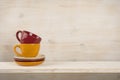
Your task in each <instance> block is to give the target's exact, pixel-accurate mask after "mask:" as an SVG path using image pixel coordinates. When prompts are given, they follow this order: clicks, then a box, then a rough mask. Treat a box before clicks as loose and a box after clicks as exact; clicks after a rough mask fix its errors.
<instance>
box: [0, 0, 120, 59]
mask: <svg viewBox="0 0 120 80" xmlns="http://www.w3.org/2000/svg"><path fill="white" fill-rule="evenodd" d="M17 30H28V31H31V32H33V33H36V34H38V35H39V36H41V37H42V39H43V40H42V42H41V50H40V54H45V55H46V60H55V61H59V60H63V61H64V60H65V61H78V60H80V61H81V60H87V61H88V60H91V61H92V60H105V61H111V60H120V0H0V61H12V60H13V54H14V52H13V46H14V45H15V44H19V42H18V41H17V39H16V37H15V34H16V32H17Z"/></svg>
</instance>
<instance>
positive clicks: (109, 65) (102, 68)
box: [0, 61, 120, 74]
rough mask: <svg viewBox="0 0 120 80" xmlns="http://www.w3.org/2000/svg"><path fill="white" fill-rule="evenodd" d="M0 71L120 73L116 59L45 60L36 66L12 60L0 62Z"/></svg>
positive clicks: (119, 64)
mask: <svg viewBox="0 0 120 80" xmlns="http://www.w3.org/2000/svg"><path fill="white" fill-rule="evenodd" d="M0 65H1V66H0V73H34V74H36V73H39V74H40V73H41V74H44V73H51V74H53V73H58V74H59V73H98V74H99V73H120V62H117V61H111V62H110V61H106V62H105V61H76V62H71V61H59V62H58V61H52V62H50V61H46V62H45V63H43V64H41V65H38V66H27V67H26V66H18V65H17V64H16V63H14V62H0Z"/></svg>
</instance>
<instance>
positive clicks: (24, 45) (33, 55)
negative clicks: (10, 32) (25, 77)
mask: <svg viewBox="0 0 120 80" xmlns="http://www.w3.org/2000/svg"><path fill="white" fill-rule="evenodd" d="M16 38H17V40H18V41H19V42H20V44H17V45H15V46H14V52H15V57H14V60H15V62H16V63H17V64H19V65H23V66H33V65H38V64H41V63H42V62H43V61H44V60H45V56H44V55H42V54H39V50H40V42H41V38H40V37H39V36H38V35H36V34H34V33H32V32H29V31H21V30H19V31H17V32H16ZM17 48H19V49H20V51H18V50H17Z"/></svg>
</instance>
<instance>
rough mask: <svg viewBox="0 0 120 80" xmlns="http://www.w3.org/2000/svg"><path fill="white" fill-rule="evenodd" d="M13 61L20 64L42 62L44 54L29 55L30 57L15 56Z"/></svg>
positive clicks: (37, 63)
mask: <svg viewBox="0 0 120 80" xmlns="http://www.w3.org/2000/svg"><path fill="white" fill-rule="evenodd" d="M14 61H15V62H16V63H17V64H18V65H21V66H35V65H39V64H42V63H43V62H44V61H45V56H44V55H41V56H38V57H31V58H30V57H29V58H28V57H27V58H26V57H18V56H15V57H14Z"/></svg>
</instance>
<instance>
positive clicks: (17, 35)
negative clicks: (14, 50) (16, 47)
mask: <svg viewBox="0 0 120 80" xmlns="http://www.w3.org/2000/svg"><path fill="white" fill-rule="evenodd" d="M20 33H21V34H22V31H20V30H19V31H17V33H16V38H17V39H18V41H20V38H19V34H20Z"/></svg>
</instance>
